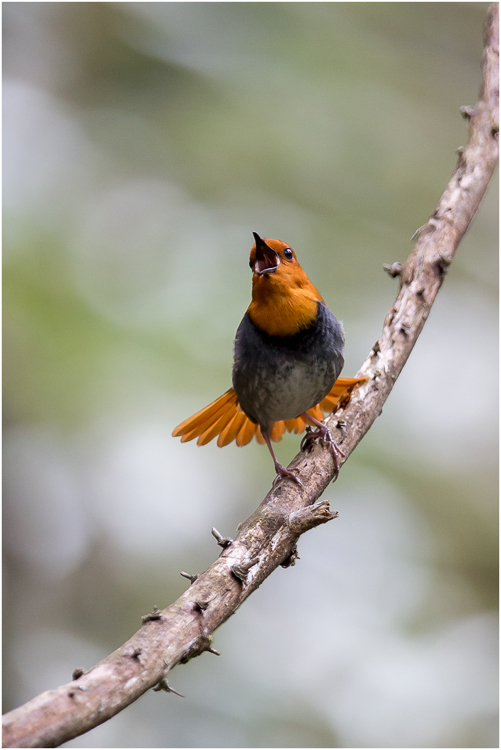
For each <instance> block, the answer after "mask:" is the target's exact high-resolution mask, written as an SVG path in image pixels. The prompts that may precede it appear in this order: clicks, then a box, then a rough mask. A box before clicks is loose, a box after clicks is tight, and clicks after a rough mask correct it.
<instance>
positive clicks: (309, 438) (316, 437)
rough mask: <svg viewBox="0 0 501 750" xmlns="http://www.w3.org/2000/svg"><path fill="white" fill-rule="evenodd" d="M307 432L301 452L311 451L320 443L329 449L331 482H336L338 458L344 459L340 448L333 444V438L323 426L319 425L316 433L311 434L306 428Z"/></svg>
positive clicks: (338, 465)
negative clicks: (331, 466) (331, 469)
mask: <svg viewBox="0 0 501 750" xmlns="http://www.w3.org/2000/svg"><path fill="white" fill-rule="evenodd" d="M306 429H307V432H306V435H305V436H304V438H303V439H302V440H301V450H303V451H311V450H313V447H314V446H315V445H316V444H318V443H320V445H324V446H325V447H327V448H329V450H330V452H331V453H332V457H333V459H334V479H333V481H336V479H337V478H338V476H339V470H340V468H341V466H340V458H346V456H345V454H344V453H343V451H342V450H341V448H340V447H339V446H338V445H336V443H335V442H334V438H333V437H332V435H331V431H330V430H329V428H328V427H327V425H325V424H321V425H320V426H319V428H318V429H317V430H316V432H312V431H311V429H309V428H306Z"/></svg>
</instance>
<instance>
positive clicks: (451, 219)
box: [3, 4, 499, 747]
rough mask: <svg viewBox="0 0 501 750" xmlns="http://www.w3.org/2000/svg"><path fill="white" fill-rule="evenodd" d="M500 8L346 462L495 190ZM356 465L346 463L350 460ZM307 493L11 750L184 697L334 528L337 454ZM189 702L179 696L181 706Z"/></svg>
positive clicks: (347, 435)
mask: <svg viewBox="0 0 501 750" xmlns="http://www.w3.org/2000/svg"><path fill="white" fill-rule="evenodd" d="M498 56H499V52H498V7H497V4H493V5H491V6H490V7H489V12H488V18H487V26H486V34H485V49H484V55H483V82H482V86H481V89H480V99H479V101H478V102H477V104H476V105H475V107H473V108H471V107H465V108H463V110H462V111H463V115H464V116H465V117H466V118H467V119H468V121H469V138H468V143H467V146H466V148H465V149H464V150H462V151H460V154H459V161H458V165H457V168H456V170H455V171H454V173H453V175H452V177H451V179H450V181H449V184H448V185H447V188H446V189H445V192H444V194H443V195H442V197H441V198H440V201H439V203H438V206H437V208H436V209H435V211H434V212H433V214H432V216H431V217H430V219H429V220H428V222H427V223H426V224H425V225H424V226H423V227H421V229H420V230H419V231H418V233H417V234H418V239H417V242H416V245H415V247H414V249H413V251H412V253H411V254H410V256H409V258H408V259H407V262H406V263H405V264H404V265H403V267H402V268H401V269H400V268H398V269H397V267H396V266H395V265H393V266H389V269H391V271H392V272H395V274H396V271H397V270H398V272H399V278H400V289H399V292H398V295H397V298H396V300H395V303H394V304H393V306H392V308H391V310H390V311H389V313H388V315H387V317H386V320H385V322H384V328H383V333H382V336H381V338H380V340H379V341H378V342H377V344H375V346H374V347H373V349H372V351H371V353H370V355H369V357H368V358H367V360H366V362H365V363H364V365H363V366H362V368H361V369H360V374H364V375H367V376H368V378H369V380H368V382H367V383H366V384H364V385H363V386H361V387H360V388H358V389H357V390H355V391H354V393H353V395H352V398H351V400H350V402H349V403H348V405H347V406H345V408H344V409H341V410H338V411H337V412H336V413H335V414H334V415H333V416H332V417H330V419H329V420H328V422H329V426H330V427H331V429H332V431H333V433H334V435H335V436H336V441H337V443H338V444H339V445H340V446H342V449H343V452H344V454H345V456H346V457H348V456H349V454H350V453H351V452H352V451H353V449H354V448H355V447H356V445H357V444H358V443H359V442H360V440H361V439H362V437H363V436H364V435H365V434H366V432H367V431H368V430H369V428H370V426H371V425H372V423H373V422H374V420H375V419H376V417H377V416H378V415H379V414H380V413H381V410H382V408H383V404H384V403H385V401H386V399H387V397H388V395H389V393H390V392H391V390H392V388H393V385H394V383H395V381H396V379H397V377H398V375H399V374H400V372H401V370H402V368H403V366H404V364H405V362H406V360H407V358H408V356H409V354H410V353H411V351H412V348H413V346H414V344H415V342H416V340H417V338H418V336H419V334H420V332H421V329H422V327H423V325H424V323H425V321H426V318H427V317H428V314H429V312H430V309H431V306H432V304H433V302H434V300H435V297H436V295H437V293H438V291H439V289H440V286H441V285H442V282H443V280H444V277H445V275H446V273H447V270H448V268H449V266H450V263H451V261H452V259H453V256H454V253H455V251H456V248H457V246H458V244H459V242H460V240H461V238H462V237H463V235H464V233H465V232H466V230H467V228H468V226H469V224H470V222H471V220H472V218H473V216H474V215H475V212H476V210H477V208H478V206H479V204H480V201H481V200H482V197H483V195H484V193H485V191H486V189H487V185H488V183H489V180H490V178H491V176H492V173H493V171H494V168H495V165H496V163H497V159H498V130H499V124H498V119H497V117H498V115H497V106H498V67H497V66H498ZM345 460H346V459H345ZM292 465H293V466H297V467H298V468H299V469H300V473H301V479H302V481H303V484H304V488H301V487H298V485H297V484H295V483H294V482H291V481H288V480H283V481H281V482H279V483H278V484H277V486H276V487H275V488H274V489H272V490H271V491H270V492H269V493H268V495H267V496H266V497H265V499H264V500H263V502H262V503H261V505H260V506H259V508H258V509H257V510H256V511H255V513H254V514H253V515H252V516H251V517H250V518H249V519H248V520H247V521H246V522H245V523H244V524H242V525H241V526H240V527H239V530H238V535H237V537H236V539H235V540H234V541H232V540H231V539H229V538H225V537H222V536H221V534H219V532H217V531H216V530H215V529H214V530H213V532H212V533H213V535H214V536H215V537H216V540H217V541H218V544H220V546H222V547H223V551H222V552H221V554H220V556H219V558H218V559H217V560H216V561H215V562H214V563H213V565H211V566H210V568H208V569H207V570H206V571H205V572H204V573H202V574H200V575H199V576H195V575H194V576H191V575H189V574H186V573H182V575H184V576H185V577H187V578H189V580H190V581H191V585H190V587H189V588H188V589H187V591H186V592H185V593H184V594H183V595H182V596H181V597H180V598H179V599H178V600H177V601H176V602H175V603H174V604H172V605H171V606H170V607H167V608H166V609H162V610H158V609H156V608H154V610H153V612H151V613H150V614H148V615H145V616H144V617H143V625H142V627H141V628H140V629H139V630H138V632H137V633H136V634H135V635H134V636H132V638H131V639H130V640H129V641H127V643H125V644H124V645H123V646H121V647H120V648H119V649H117V650H116V651H115V652H114V653H112V654H111V655H110V656H109V657H107V658H106V659H104V660H103V661H101V662H100V663H99V664H97V666H95V667H93V668H92V669H90V670H89V671H87V672H83V670H81V669H78V670H75V672H74V674H73V677H74V679H73V681H72V682H69V683H68V684H67V685H63V686H62V687H59V688H57V689H55V690H49V691H47V692H45V693H42V694H41V695H39V696H38V697H36V698H34V699H33V700H31V701H29V702H28V703H26V704H25V705H24V706H21V707H20V708H17V709H15V710H13V711H11V712H10V713H8V714H6V715H5V716H4V720H3V723H4V747H55V746H57V745H60V744H61V743H63V742H66V741H68V740H70V739H72V738H73V737H76V736H78V735H80V734H83V733H84V732H86V731H88V730H89V729H91V728H93V727H95V726H97V725H98V724H101V723H102V722H104V721H106V720H107V719H109V718H110V717H112V716H114V715H115V714H116V713H118V712H119V711H121V710H122V709H123V708H125V707H126V706H127V705H129V704H130V703H132V702H133V701H135V700H136V699H137V698H139V696H140V695H142V694H143V693H144V692H146V691H147V690H148V689H150V688H154V687H155V686H157V689H158V690H166V691H168V692H173V693H175V691H174V690H173V689H172V688H171V687H170V686H169V684H168V682H167V675H168V673H169V672H170V671H171V670H172V669H173V667H174V666H176V664H180V663H181V664H184V663H186V662H187V661H189V659H192V658H193V657H195V656H198V655H199V654H201V653H203V652H204V651H209V652H210V653H213V654H214V653H215V654H217V653H218V652H216V650H215V649H213V648H212V636H211V634H212V633H213V632H214V630H215V629H216V628H217V627H219V625H221V624H222V623H223V622H225V620H227V619H228V617H230V615H232V614H233V613H234V612H235V611H236V610H237V609H238V607H239V606H240V605H241V604H242V602H243V601H245V599H246V598H247V597H248V596H249V595H250V594H251V593H252V592H253V591H254V590H255V589H256V588H257V587H258V586H259V585H260V584H261V583H262V582H263V581H264V580H265V578H266V577H267V576H269V575H270V573H271V572H272V571H273V570H275V569H276V568H277V567H278V566H279V565H282V566H284V567H287V566H289V565H292V564H294V561H295V559H296V557H297V552H296V543H297V540H298V538H299V536H300V535H301V534H303V533H304V532H305V531H307V530H308V529H311V528H313V527H314V526H317V525H318V524H322V523H326V522H327V521H330V520H331V519H333V518H335V516H336V515H337V514H335V513H332V512H331V511H330V509H329V505H328V503H327V502H326V501H323V502H319V503H317V502H316V501H317V500H318V498H319V496H320V495H321V494H322V492H323V491H324V490H325V488H326V487H327V485H328V484H329V482H330V481H331V480H332V478H333V475H334V462H333V458H332V454H331V452H330V451H329V450H328V449H325V448H323V447H321V446H317V447H315V448H314V449H313V451H312V452H311V453H310V454H305V453H300V454H298V456H296V458H295V459H294V461H293V463H292ZM177 695H178V694H177Z"/></svg>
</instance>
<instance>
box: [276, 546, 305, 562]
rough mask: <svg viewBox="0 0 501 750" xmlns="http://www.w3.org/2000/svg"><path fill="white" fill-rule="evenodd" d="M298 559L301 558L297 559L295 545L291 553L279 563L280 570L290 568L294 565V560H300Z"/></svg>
mask: <svg viewBox="0 0 501 750" xmlns="http://www.w3.org/2000/svg"><path fill="white" fill-rule="evenodd" d="M300 559H301V558H300V557H299V555H298V553H297V545H296V544H294V547H293V548H292V551H291V553H290V554H289V555H287V557H286V558H285V560H284V561H283V562H281V563H280V565H281V567H282V568H292V566H293V565H295V564H296V560H300Z"/></svg>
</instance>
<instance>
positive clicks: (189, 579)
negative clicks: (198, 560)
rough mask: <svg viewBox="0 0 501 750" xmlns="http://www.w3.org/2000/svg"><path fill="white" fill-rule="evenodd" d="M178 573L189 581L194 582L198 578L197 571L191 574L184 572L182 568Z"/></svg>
mask: <svg viewBox="0 0 501 750" xmlns="http://www.w3.org/2000/svg"><path fill="white" fill-rule="evenodd" d="M179 575H181V576H183V578H187V579H188V581H190V582H191V583H195V581H196V580H197V578H198V573H194V574H193V575H191V574H190V573H185V572H184V570H182V571H181V573H180V574H179Z"/></svg>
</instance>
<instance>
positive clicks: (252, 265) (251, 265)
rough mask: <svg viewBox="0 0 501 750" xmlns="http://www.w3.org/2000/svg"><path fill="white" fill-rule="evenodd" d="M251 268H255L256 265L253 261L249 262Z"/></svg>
mask: <svg viewBox="0 0 501 750" xmlns="http://www.w3.org/2000/svg"><path fill="white" fill-rule="evenodd" d="M249 266H250V267H251V268H254V263H253V262H252V261H251V260H250V261H249Z"/></svg>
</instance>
